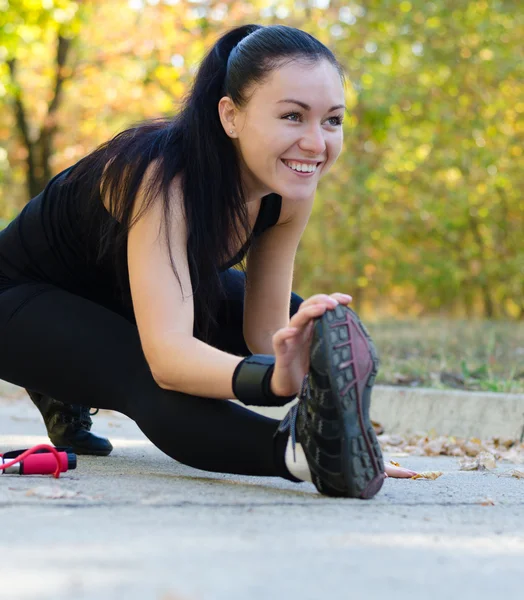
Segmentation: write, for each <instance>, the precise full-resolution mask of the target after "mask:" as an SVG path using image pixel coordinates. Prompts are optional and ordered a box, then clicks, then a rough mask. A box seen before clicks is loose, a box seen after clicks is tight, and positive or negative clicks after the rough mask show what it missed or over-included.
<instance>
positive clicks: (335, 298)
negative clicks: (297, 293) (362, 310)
mask: <svg viewBox="0 0 524 600" xmlns="http://www.w3.org/2000/svg"><path fill="white" fill-rule="evenodd" d="M351 300H352V297H351V296H349V295H348V294H343V293H342V292H335V293H333V294H329V295H328V294H315V295H314V296H310V297H309V298H307V300H304V302H302V304H301V305H300V308H299V310H303V309H304V308H306V307H307V306H311V305H313V304H323V305H325V306H326V307H327V308H328V309H332V308H335V307H336V306H337V305H338V304H349V303H350V302H351Z"/></svg>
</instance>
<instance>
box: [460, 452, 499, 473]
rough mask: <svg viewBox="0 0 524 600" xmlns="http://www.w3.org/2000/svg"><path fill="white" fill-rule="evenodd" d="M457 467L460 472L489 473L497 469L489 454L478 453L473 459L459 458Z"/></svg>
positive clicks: (493, 458) (493, 459) (493, 457)
mask: <svg viewBox="0 0 524 600" xmlns="http://www.w3.org/2000/svg"><path fill="white" fill-rule="evenodd" d="M459 465H460V470H461V471H491V469H496V468H497V461H496V460H495V456H494V455H493V454H491V452H480V453H479V454H478V455H477V456H475V458H470V457H468V456H465V457H464V458H461V459H460V460H459Z"/></svg>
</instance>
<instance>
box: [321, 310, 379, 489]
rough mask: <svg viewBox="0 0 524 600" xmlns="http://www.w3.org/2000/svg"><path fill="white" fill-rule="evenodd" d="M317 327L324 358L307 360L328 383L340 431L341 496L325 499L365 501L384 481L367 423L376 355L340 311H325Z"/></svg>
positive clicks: (353, 320)
mask: <svg viewBox="0 0 524 600" xmlns="http://www.w3.org/2000/svg"><path fill="white" fill-rule="evenodd" d="M316 326H317V327H318V326H320V336H322V340H323V342H324V344H323V346H324V350H325V351H324V353H323V354H324V356H323V357H322V356H317V357H315V356H312V360H311V370H312V375H313V376H315V372H316V373H317V374H318V376H319V377H320V378H323V379H325V377H326V376H327V377H328V378H329V387H330V390H331V394H329V396H330V397H331V401H332V403H333V406H332V407H331V408H334V409H335V410H336V413H337V414H338V421H339V423H340V425H341V431H340V441H341V456H342V464H341V467H342V475H343V478H344V480H345V483H346V490H343V491H338V490H333V489H332V490H329V491H328V493H329V494H330V495H339V496H341V495H344V496H349V497H351V498H362V499H369V498H372V497H373V496H374V495H375V494H377V492H378V491H379V490H380V488H381V487H382V484H383V483H384V479H385V474H384V461H383V458H382V452H381V450H380V445H379V443H378V440H377V436H376V434H375V430H374V428H373V425H372V423H371V420H370V417H369V408H370V404H371V388H372V387H373V384H374V382H375V377H376V374H377V371H378V364H379V361H378V355H377V352H376V349H375V346H374V344H373V342H372V340H371V338H370V336H369V333H368V332H367V330H366V329H365V327H364V325H363V324H362V323H361V321H360V319H359V318H358V316H357V315H356V314H355V313H354V312H353V311H352V310H351V309H350V308H348V307H346V306H344V305H339V306H337V307H336V308H335V309H333V310H327V311H326V312H325V314H324V315H323V316H322V317H320V318H319V319H318V320H317V324H316ZM319 483H320V486H321V487H324V488H325V486H322V483H321V482H319ZM317 487H318V486H317ZM337 492H339V493H337Z"/></svg>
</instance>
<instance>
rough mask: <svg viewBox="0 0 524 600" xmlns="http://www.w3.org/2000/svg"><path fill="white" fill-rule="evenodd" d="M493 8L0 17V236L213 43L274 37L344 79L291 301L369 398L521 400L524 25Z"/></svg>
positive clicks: (87, 7) (383, 0) (199, 3)
mask: <svg viewBox="0 0 524 600" xmlns="http://www.w3.org/2000/svg"><path fill="white" fill-rule="evenodd" d="M519 4H520V3H519V2H515V1H510V0H490V1H489V2H488V1H487V0H486V1H483V0H478V1H473V0H452V1H451V0H433V1H422V0H420V1H419V0H410V1H408V0H402V1H393V0H366V1H365V2H364V1H363V0H360V1H359V2H352V1H333V0H331V1H330V0H298V1H295V2H293V1H287V0H278V1H275V2H270V1H258V0H255V1H250V2H248V1H235V0H232V1H214V0H111V1H107V0H106V1H102V0H99V1H96V0H91V1H87V0H86V1H80V0H79V1H76V2H73V1H69V0H0V227H4V226H5V225H6V224H7V223H8V222H9V221H10V220H11V219H12V218H13V217H15V216H16V215H17V214H18V213H19V212H20V210H21V209H22V208H23V206H24V204H25V203H26V202H28V200H29V199H30V198H31V197H33V196H34V195H36V194H37V193H38V192H40V191H41V190H42V188H43V187H44V186H45V184H46V182H47V181H48V180H49V178H50V177H51V176H52V175H53V174H55V173H57V172H59V171H60V170H62V169H64V168H66V167H67V166H69V165H71V164H73V163H74V162H76V161H77V160H79V159H80V158H82V157H83V156H84V155H85V154H87V153H88V152H90V151H91V150H93V149H94V148H95V147H96V146H97V145H98V144H100V143H102V142H104V141H106V140H107V139H109V138H110V137H112V136H113V135H115V134H116V133H118V132H119V131H121V130H122V129H124V128H126V127H128V126H130V125H132V124H133V123H135V122H137V121H140V120H142V119H144V118H148V117H156V116H160V115H165V114H173V113H174V112H176V110H177V107H178V105H179V102H180V101H181V99H182V97H183V95H184V93H185V91H186V90H187V88H188V85H189V84H190V82H191V80H192V77H193V75H194V73H195V71H196V68H197V67H198V63H199V61H200V60H201V58H202V57H203V54H204V52H205V51H206V50H207V49H208V48H209V47H210V46H212V45H213V43H214V42H215V41H216V39H217V37H218V36H219V35H221V34H222V33H224V32H225V31H226V30H227V29H229V28H231V27H234V26H237V25H241V24H245V23H260V24H263V25H269V24H284V25H289V26H293V27H298V28H300V29H303V30H305V31H307V32H309V33H311V34H312V35H314V36H315V37H317V38H318V39H319V40H321V41H322V42H323V43H324V44H326V45H327V46H328V47H329V48H331V49H332V51H333V52H334V53H335V55H336V56H337V58H338V59H339V60H340V62H341V63H342V64H343V65H344V67H345V69H346V72H347V76H348V82H349V85H348V87H347V103H348V107H349V108H348V115H347V116H346V119H345V124H344V128H345V130H344V135H345V142H344V150H343V153H342V154H341V156H340V158H339V160H338V162H337V164H336V165H335V166H334V168H333V169H332V171H331V172H330V174H329V175H328V176H327V177H326V178H325V179H324V180H322V181H321V184H320V186H319V189H318V193H317V198H316V203H315V208H314V212H313V215H312V217H311V220H310V223H309V225H308V228H307V230H306V233H305V235H304V238H303V241H302V243H301V247H300V250H299V254H298V257H297V264H296V272H295V289H296V291H297V292H298V293H299V294H301V295H303V296H307V295H310V294H312V293H316V292H319V291H321V292H331V291H335V290H338V291H344V292H347V293H350V294H352V295H353V298H354V306H355V307H356V308H357V309H358V310H359V311H360V312H361V313H362V314H363V315H364V317H365V318H366V319H367V320H368V322H369V323H370V329H371V330H372V334H373V335H374V337H375V338H377V342H378V345H379V350H380V351H381V356H382V364H383V366H382V371H381V377H382V381H383V382H387V383H393V384H402V385H433V386H445V387H446V386H451V387H457V388H462V389H484V390H492V391H510V392H512V391H524V366H523V362H524V324H523V323H524V293H523V292H524V277H523V271H524V250H523V241H522V240H523V237H524V227H523V222H524V218H523V215H524V196H523V193H522V191H523V190H524V156H523V142H524V50H523V48H524V46H523V39H524V11H522V7H520V10H519Z"/></svg>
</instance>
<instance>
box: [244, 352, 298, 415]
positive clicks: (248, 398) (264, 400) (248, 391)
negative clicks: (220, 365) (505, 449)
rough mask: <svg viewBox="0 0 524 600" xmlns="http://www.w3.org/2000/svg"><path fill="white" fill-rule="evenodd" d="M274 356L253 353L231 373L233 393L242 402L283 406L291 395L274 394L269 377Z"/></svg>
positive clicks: (273, 365)
mask: <svg viewBox="0 0 524 600" xmlns="http://www.w3.org/2000/svg"><path fill="white" fill-rule="evenodd" d="M274 367H275V357H274V356H272V355H269V354H253V355H251V356H248V357H247V358H244V359H243V360H242V361H240V363H239V364H238V365H237V367H236V369H235V372H234V373H233V382H232V384H233V393H234V394H235V397H236V398H237V399H238V400H240V402H242V403H243V404H246V405H248V406H249V405H252V406H283V405H285V404H287V403H288V402H290V401H291V400H293V398H294V397H295V395H293V396H280V395H278V394H275V393H274V391H273V389H272V386H271V379H272V375H273V370H274Z"/></svg>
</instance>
